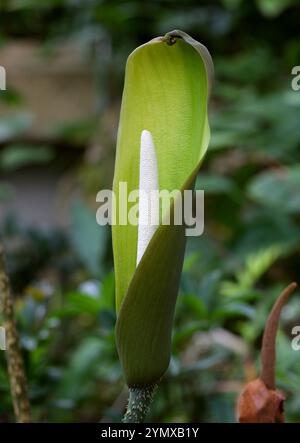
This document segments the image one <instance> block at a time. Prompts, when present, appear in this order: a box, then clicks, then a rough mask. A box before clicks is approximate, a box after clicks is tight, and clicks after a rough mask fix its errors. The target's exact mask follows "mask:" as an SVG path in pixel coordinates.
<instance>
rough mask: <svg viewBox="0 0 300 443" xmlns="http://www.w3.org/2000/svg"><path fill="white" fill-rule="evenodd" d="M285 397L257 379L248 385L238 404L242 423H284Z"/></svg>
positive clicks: (239, 418)
mask: <svg viewBox="0 0 300 443" xmlns="http://www.w3.org/2000/svg"><path fill="white" fill-rule="evenodd" d="M284 400H285V397H284V395H283V394H282V393H281V392H279V391H274V390H271V389H268V388H267V387H266V385H265V384H264V383H263V382H262V380H260V379H259V378H257V379H256V380H253V381H251V382H250V383H248V384H247V385H246V386H245V388H244V390H243V391H242V393H241V396H240V398H239V402H238V415H239V417H238V420H239V422H240V423H284Z"/></svg>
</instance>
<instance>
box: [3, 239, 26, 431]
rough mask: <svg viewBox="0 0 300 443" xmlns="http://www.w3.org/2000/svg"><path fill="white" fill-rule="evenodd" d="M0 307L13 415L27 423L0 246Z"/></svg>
mask: <svg viewBox="0 0 300 443" xmlns="http://www.w3.org/2000/svg"><path fill="white" fill-rule="evenodd" d="M0 307H1V312H2V315H3V321H4V325H3V326H4V330H5V336H6V357H7V366H8V374H9V381H10V390H11V396H12V401H13V407H14V412H15V417H16V421H17V422H18V423H28V422H30V407H29V400H28V394H27V380H26V375H25V369H24V362H23V358H22V353H21V349H20V344H19V334H18V331H17V327H16V321H15V313H14V305H13V298H12V294H11V290H10V285H9V279H8V276H7V274H6V270H5V263H4V252H3V249H2V247H1V246H0Z"/></svg>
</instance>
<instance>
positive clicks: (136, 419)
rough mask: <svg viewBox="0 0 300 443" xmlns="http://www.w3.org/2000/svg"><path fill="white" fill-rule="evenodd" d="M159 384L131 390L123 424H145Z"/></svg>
mask: <svg viewBox="0 0 300 443" xmlns="http://www.w3.org/2000/svg"><path fill="white" fill-rule="evenodd" d="M156 389H157V384H153V385H146V386H142V387H132V388H129V400H128V406H127V410H126V413H125V415H124V418H123V423H143V422H144V420H145V418H146V415H147V414H148V412H149V409H150V405H151V403H152V400H153V397H154V394H155V392H156Z"/></svg>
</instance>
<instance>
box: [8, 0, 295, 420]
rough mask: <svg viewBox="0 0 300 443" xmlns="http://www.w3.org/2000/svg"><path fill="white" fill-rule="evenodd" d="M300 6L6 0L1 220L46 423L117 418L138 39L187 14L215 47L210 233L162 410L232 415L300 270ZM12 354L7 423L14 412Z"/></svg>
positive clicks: (185, 25) (291, 414)
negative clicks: (120, 130)
mask: <svg viewBox="0 0 300 443" xmlns="http://www.w3.org/2000/svg"><path fill="white" fill-rule="evenodd" d="M299 25H300V5H299V2H298V1H296V0H257V1H246V0H223V1H221V0H220V1H195V0H193V1H192V0H191V1H176V2H174V1H167V0H166V1H151V2H149V1H139V2H138V1H123V2H121V1H113V0H110V1H107V0H102V1H97V0H85V1H84V0H44V1H38V0H23V1H21V0H1V5H0V65H2V66H4V67H5V68H6V72H7V91H0V236H1V241H2V242H3V243H4V245H5V248H6V253H7V261H8V270H9V274H10V277H11V282H12V287H13V290H14V294H15V306H16V312H17V317H18V324H19V328H20V332H21V340H22V348H23V351H24V356H25V363H26V369H27V373H28V378H29V388H30V399H31V403H32V409H33V418H34V420H35V421H49V422H59V421H63V422H80V421H94V422H95V421H99V420H104V421H105V420H106V421H107V420H115V421H118V420H120V417H121V415H122V413H123V409H124V407H125V403H126V390H125V389H124V381H123V379H122V373H121V369H120V366H119V362H118V358H117V354H116V350H115V342H114V323H115V311H114V276H113V263H112V252H111V238H110V231H109V229H106V228H100V227H98V226H97V225H96V222H95V213H96V209H97V206H96V202H95V196H96V193H97V192H98V191H99V190H101V189H103V188H107V187H108V188H109V187H110V186H111V182H112V175H113V165H114V152H115V141H116V131H117V124H118V113H119V108H120V98H121V93H122V84H123V77H124V67H125V62H126V58H127V56H128V55H129V53H130V52H131V51H132V50H133V49H134V48H135V47H136V46H138V45H140V44H142V43H144V42H146V41H148V40H149V39H151V38H153V37H155V36H157V35H163V34H165V33H166V32H167V31H170V30H172V29H175V28H179V29H182V30H184V31H185V32H188V33H189V34H191V35H192V36H193V37H194V38H196V39H197V40H199V41H201V42H202V43H204V44H205V45H206V46H207V47H208V48H209V50H210V52H211V54H212V56H213V59H214V63H215V71H216V78H215V84H214V88H213V96H212V100H211V109H210V122H211V129H212V140H211V144H210V148H209V152H208V154H207V157H206V159H205V161H204V164H203V167H202V169H201V171H200V174H199V178H198V182H197V187H198V188H199V189H204V190H205V195H206V202H205V205H206V206H205V208H206V209H205V210H206V215H205V233H204V235H203V236H202V237H200V238H192V239H189V242H188V248H187V252H186V259H185V264H184V271H183V276H182V281H181V288H180V294H179V298H178V304H177V309H176V319H175V328H174V337H173V355H172V361H171V364H170V368H169V371H168V373H167V374H166V376H165V377H164V380H163V382H162V384H161V387H160V390H159V393H158V394H157V396H156V398H155V402H154V404H153V409H152V412H151V416H150V417H149V420H153V421H159V422H167V421H171V422H172V421H182V422H190V421H193V422H201V421H203V422H205V421H210V422H211V421H217V422H224V421H225V422H227V421H229V422H232V421H235V404H236V399H237V396H238V394H239V392H240V390H241V387H242V386H243V384H244V383H245V382H246V381H249V380H250V379H252V378H253V377H255V376H256V375H257V371H258V369H259V358H258V357H259V354H258V353H259V348H260V342H261V336H262V331H263V328H264V324H265V321H266V317H267V314H268V312H269V310H270V307H271V306H272V303H273V302H274V300H275V298H276V297H277V296H278V294H279V292H280V291H281V289H282V288H283V287H284V286H285V285H286V284H287V283H289V282H291V281H293V280H297V278H299V262H300V223H299V215H300V193H299V189H300V166H299V158H300V152H299V147H300V91H299V92H295V91H293V90H292V88H291V80H292V75H291V70H292V67H293V66H295V65H300V39H299ZM296 325H300V301H299V291H298V292H297V293H296V294H295V296H294V297H293V299H291V301H290V302H289V304H288V306H287V307H286V308H285V310H284V312H283V315H282V323H281V330H280V332H279V334H278V341H277V350H278V358H277V383H278V386H279V387H280V388H281V389H283V390H284V391H285V393H286V396H287V401H286V411H287V412H286V415H287V420H288V421H300V350H299V351H298V352H297V351H294V350H292V348H291V339H292V335H291V330H292V328H293V327H294V326H296ZM4 357H5V356H4V352H1V354H0V421H2V422H6V421H12V420H13V413H12V405H11V400H10V394H9V385H8V378H7V373H6V364H5V358H4Z"/></svg>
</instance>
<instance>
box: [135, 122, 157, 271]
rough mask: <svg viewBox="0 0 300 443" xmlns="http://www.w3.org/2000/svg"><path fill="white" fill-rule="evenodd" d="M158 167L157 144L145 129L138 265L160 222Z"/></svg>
mask: <svg viewBox="0 0 300 443" xmlns="http://www.w3.org/2000/svg"><path fill="white" fill-rule="evenodd" d="M158 190H159V188H158V167H157V156H156V151H155V146H154V142H153V138H152V134H151V132H150V131H147V130H143V131H142V134H141V143H140V176H139V225H138V241H137V257H136V265H138V264H139V262H140V260H141V258H142V256H143V255H144V252H145V250H146V249H147V246H148V244H149V242H150V240H151V238H152V236H153V234H154V232H155V231H156V229H157V226H158V224H159V200H158V198H152V197H153V194H154V193H153V191H158Z"/></svg>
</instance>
